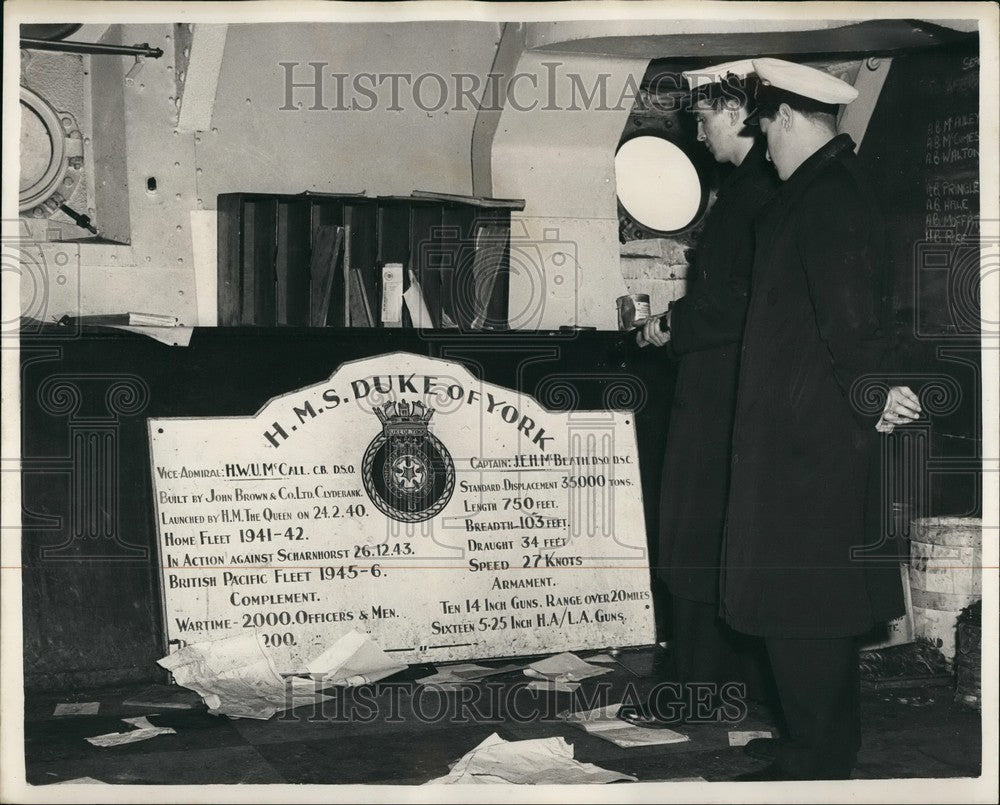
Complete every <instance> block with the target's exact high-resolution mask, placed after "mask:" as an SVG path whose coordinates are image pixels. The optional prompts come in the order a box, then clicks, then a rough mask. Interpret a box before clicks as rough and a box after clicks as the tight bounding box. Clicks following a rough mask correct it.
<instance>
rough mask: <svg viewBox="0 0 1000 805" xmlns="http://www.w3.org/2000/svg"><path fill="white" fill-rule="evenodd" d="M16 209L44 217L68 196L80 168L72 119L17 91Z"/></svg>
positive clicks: (33, 95) (76, 131) (78, 136)
mask: <svg viewBox="0 0 1000 805" xmlns="http://www.w3.org/2000/svg"><path fill="white" fill-rule="evenodd" d="M20 163H21V177H20V183H19V185H20V186H19V188H18V189H19V204H18V206H19V208H20V210H21V212H22V213H26V212H28V211H30V214H31V215H34V216H36V217H48V216H50V215H52V213H54V212H55V211H56V210H57V209H58V208H59V204H61V203H62V202H63V201H65V200H66V199H68V198H69V197H70V195H72V193H73V190H74V189H75V188H76V186H77V184H78V182H79V180H80V169H81V168H82V167H83V138H82V135H81V134H80V131H79V129H78V128H77V125H76V121H75V120H74V119H73V116H72V115H71V114H69V113H67V112H57V111H56V110H55V109H53V108H52V106H51V104H49V102H48V101H46V100H45V98H43V97H42V96H41V95H39V94H38V93H36V92H33V91H32V90H30V89H28V88H27V87H21V160H20Z"/></svg>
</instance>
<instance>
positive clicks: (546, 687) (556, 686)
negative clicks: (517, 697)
mask: <svg viewBox="0 0 1000 805" xmlns="http://www.w3.org/2000/svg"><path fill="white" fill-rule="evenodd" d="M525 688H527V689H528V690H543V691H546V692H550V693H576V692H577V691H578V690H579V689H580V683H579V682H566V681H564V680H562V679H532V680H531V681H530V682H529V683H528V684H527V685H525Z"/></svg>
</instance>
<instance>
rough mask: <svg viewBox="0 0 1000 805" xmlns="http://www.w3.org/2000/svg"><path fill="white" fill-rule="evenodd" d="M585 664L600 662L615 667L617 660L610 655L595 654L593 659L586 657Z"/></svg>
mask: <svg viewBox="0 0 1000 805" xmlns="http://www.w3.org/2000/svg"><path fill="white" fill-rule="evenodd" d="M587 662H602V663H608V664H609V665H615V664H617V663H618V660H616V659H615V658H614V657H612V656H611V655H610V654H595V655H594V656H593V657H587Z"/></svg>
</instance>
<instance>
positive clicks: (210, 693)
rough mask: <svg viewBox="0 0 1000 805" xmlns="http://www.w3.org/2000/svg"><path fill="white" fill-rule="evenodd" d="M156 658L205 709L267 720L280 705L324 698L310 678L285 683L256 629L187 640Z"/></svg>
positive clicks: (284, 707) (282, 708)
mask: <svg viewBox="0 0 1000 805" xmlns="http://www.w3.org/2000/svg"><path fill="white" fill-rule="evenodd" d="M157 662H158V663H159V664H160V665H161V666H163V667H164V668H166V669H167V670H168V671H170V673H172V674H173V675H174V679H175V680H176V682H177V684H178V685H181V686H183V687H185V688H191V690H193V691H195V692H196V693H197V694H198V695H199V696H201V697H202V698H203V699H204V700H205V704H206V705H207V706H208V709H209V712H211V713H214V714H219V715H227V716H231V717H232V718H258V719H262V720H266V719H268V718H270V717H271V716H273V715H274V714H275V713H277V712H280V711H282V710H290V709H292V708H294V707H299V706H301V705H303V704H310V703H314V702H321V701H325V700H326V699H329V698H330V697H329V696H326V695H324V694H322V693H319V692H318V691H317V690H316V689H315V684H314V683H313V682H311V681H310V680H304V679H302V680H298V681H296V680H294V679H293V680H292V681H291V682H290V683H288V684H286V683H285V680H284V679H282V678H281V676H280V675H279V674H278V671H277V669H276V668H275V667H274V662H273V661H272V659H271V657H270V656H269V655H268V653H267V652H266V651H265V649H264V646H263V644H262V643H261V641H260V637H259V635H257V634H256V633H250V634H240V635H236V636H234V637H226V638H223V639H221V640H206V641H204V642H202V643H192V644H191V645H189V646H185V647H184V648H182V649H180V650H179V651H176V652H174V653H173V654H168V655H167V656H166V657H163V658H162V659H160V660H157Z"/></svg>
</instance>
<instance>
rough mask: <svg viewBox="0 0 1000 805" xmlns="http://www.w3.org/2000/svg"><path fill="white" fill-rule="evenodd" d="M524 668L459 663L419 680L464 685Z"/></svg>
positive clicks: (430, 682) (420, 681)
mask: <svg viewBox="0 0 1000 805" xmlns="http://www.w3.org/2000/svg"><path fill="white" fill-rule="evenodd" d="M523 670H524V666H523V665H504V666H501V667H500V668H487V667H486V666H485V665H475V664H474V663H458V664H456V665H448V666H445V667H444V668H442V669H440V670H439V671H437V673H434V674H431V675H430V676H425V677H421V678H420V679H418V680H417V682H418V683H420V684H421V685H442V686H445V685H448V686H450V685H463V684H468V683H471V682H478V681H479V680H480V679H485V678H486V677H489V676H497V675H498V674H508V673H511V672H512V671H523Z"/></svg>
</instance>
